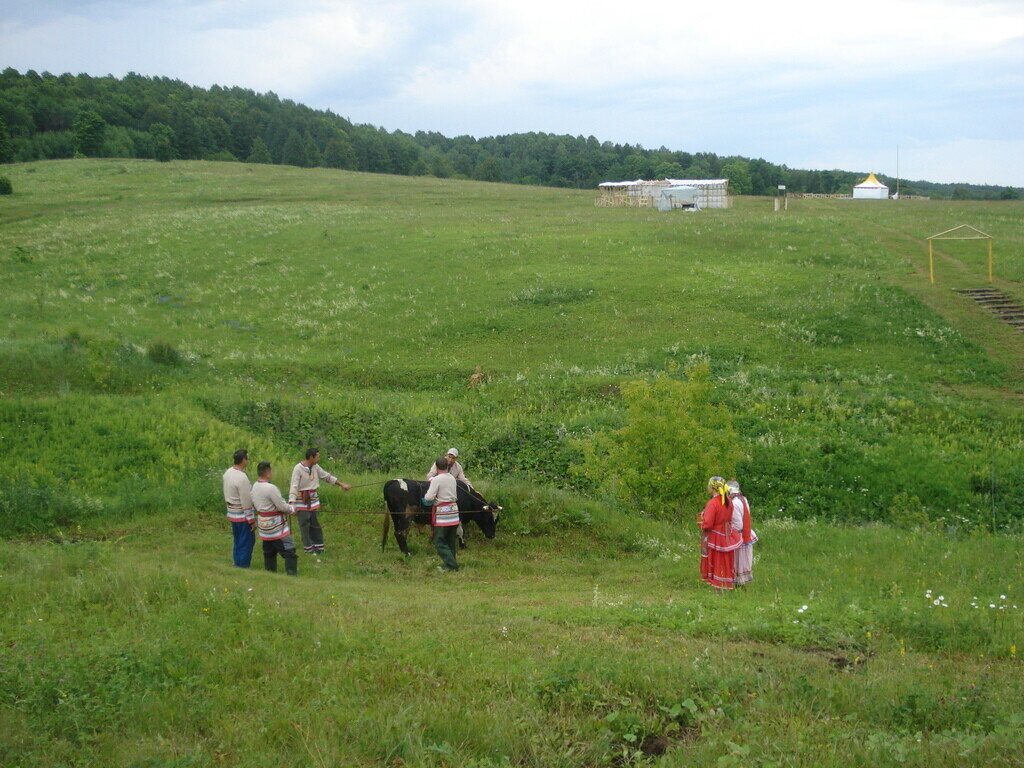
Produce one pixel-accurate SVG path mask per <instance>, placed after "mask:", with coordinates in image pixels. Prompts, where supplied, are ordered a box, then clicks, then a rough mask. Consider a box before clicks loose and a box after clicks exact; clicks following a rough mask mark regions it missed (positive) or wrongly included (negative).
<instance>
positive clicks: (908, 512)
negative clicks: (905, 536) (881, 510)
mask: <svg viewBox="0 0 1024 768" xmlns="http://www.w3.org/2000/svg"><path fill="white" fill-rule="evenodd" d="M889 520H890V522H892V524H893V525H896V526H899V527H900V528H919V527H921V526H922V525H927V524H928V522H929V517H928V510H926V509H925V508H924V504H922V503H921V500H920V499H919V498H917V496H915V495H913V494H911V493H907V492H906V491H900V492H899V493H897V494H896V495H895V496H894V497H893V499H892V501H891V502H890V503H889Z"/></svg>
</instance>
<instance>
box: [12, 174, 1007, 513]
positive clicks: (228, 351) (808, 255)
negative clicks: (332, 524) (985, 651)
mask: <svg viewBox="0 0 1024 768" xmlns="http://www.w3.org/2000/svg"><path fill="white" fill-rule="evenodd" d="M11 173H12V177H13V178H14V179H15V181H16V187H17V189H18V190H19V192H18V194H17V195H15V196H13V198H12V199H10V200H7V201H5V202H4V206H5V207H4V209H3V216H4V218H3V226H2V230H0V260H2V264H3V269H4V273H5V277H6V280H5V312H4V315H3V318H2V325H3V334H2V344H0V382H2V384H3V388H4V391H5V393H6V398H5V399H4V400H2V401H0V438H2V439H3V441H4V443H3V444H4V447H5V455H6V459H7V460H6V461H5V462H4V463H3V466H2V467H0V488H3V489H5V490H6V492H7V493H8V494H9V495H10V494H16V493H17V488H18V487H19V485H20V484H23V483H24V478H25V477H26V476H27V477H31V478H33V479H32V480H31V481H30V484H37V485H57V486H59V487H61V488H64V489H66V491H67V493H68V494H70V495H71V496H77V495H81V494H85V495H88V496H90V497H93V498H95V499H99V500H100V501H101V502H102V503H103V504H104V505H105V506H104V509H107V510H109V511H110V512H116V513H117V514H134V512H135V510H134V509H133V508H132V507H131V506H130V505H128V506H126V505H124V504H123V503H122V502H121V501H119V499H123V498H125V497H126V495H128V493H129V492H128V491H126V490H125V489H126V488H127V487H128V486H127V485H126V483H128V485H130V482H129V481H131V480H132V476H133V475H134V474H141V475H143V476H147V477H148V476H152V474H153V473H156V472H160V471H161V468H162V467H165V466H171V467H174V468H175V469H178V470H181V471H183V472H186V473H189V474H191V475H199V476H203V475H204V473H207V472H208V471H209V470H210V467H211V461H213V456H214V455H215V454H216V455H227V454H228V453H230V451H231V450H233V448H234V447H235V445H236V443H238V442H239V441H242V442H252V443H253V444H254V445H255V444H256V441H257V440H263V439H265V440H270V441H271V442H272V444H273V446H274V447H275V448H276V453H275V452H273V451H272V452H271V453H270V454H269V455H271V456H272V457H273V458H280V459H281V460H283V461H290V460H291V459H292V457H293V456H294V455H295V452H296V451H298V450H300V449H301V448H302V447H303V446H304V445H305V444H307V443H309V442H312V441H316V442H317V444H319V445H321V446H322V447H323V449H324V450H325V453H326V454H327V455H328V456H329V457H330V458H331V459H332V460H333V461H334V462H335V463H336V464H340V465H341V468H342V469H343V471H346V472H348V473H359V474H360V475H361V476H364V477H366V478H368V479H372V478H373V477H375V476H380V474H381V473H384V474H385V475H386V474H391V473H395V472H405V473H409V472H411V471H416V472H418V471H420V467H421V465H423V464H424V463H426V462H429V457H431V456H432V455H433V454H434V453H436V452H437V450H439V446H441V447H443V446H447V444H449V443H453V444H458V445H459V446H460V448H462V449H463V450H465V451H468V454H467V455H470V456H472V459H471V462H472V463H475V467H474V469H475V470H476V471H475V475H476V476H477V477H481V476H484V477H487V478H490V479H493V480H502V479H520V480H522V479H529V480H539V481H541V482H544V483H545V484H555V485H560V486H563V487H566V486H569V485H571V479H570V475H569V471H568V470H569V466H570V464H572V463H573V462H574V461H576V460H578V456H579V454H578V450H577V449H576V448H575V447H574V440H577V439H579V438H585V437H586V436H587V435H588V434H590V433H592V432H594V431H596V430H601V429H606V428H613V427H616V426H618V425H620V424H621V419H622V418H623V409H622V407H621V401H620V400H619V398H618V397H617V394H616V392H617V389H616V387H617V385H618V383H620V382H621V381H623V380H624V379H628V378H635V377H643V376H648V375H650V374H652V373H654V372H657V371H659V370H663V369H665V368H666V366H671V365H674V364H683V365H685V364H686V363H687V362H688V361H691V360H696V359H708V360H710V362H711V364H712V370H713V372H714V375H715V377H716V380H717V386H718V397H719V399H721V400H722V401H723V402H725V403H727V404H728V405H729V406H730V407H731V408H732V409H733V411H734V413H735V415H736V418H737V420H738V422H739V424H740V425H741V427H742V434H743V437H744V438H745V450H746V452H747V455H748V459H747V460H746V461H745V462H744V464H743V466H742V467H741V472H742V473H743V475H744V476H745V477H746V478H747V479H748V482H752V483H754V485H755V487H756V495H757V497H758V498H759V499H760V500H761V502H762V503H763V504H765V505H766V506H768V507H770V508H771V509H773V510H784V512H785V514H790V515H795V516H801V515H804V514H820V513H821V511H822V510H818V509H806V508H804V507H805V505H803V504H794V502H793V499H794V498H795V497H797V496H799V495H800V494H802V493H803V492H804V490H805V489H806V488H807V487H809V486H812V485H813V486H814V487H815V488H816V489H817V493H818V495H819V498H821V499H822V501H823V503H824V504H825V505H826V506H827V507H828V509H829V510H831V511H832V512H833V513H834V514H837V515H840V516H842V517H844V518H847V519H884V518H886V517H887V516H888V508H889V505H890V504H891V501H892V499H893V497H894V496H895V495H896V494H897V492H898V490H899V489H897V488H895V487H894V486H895V485H901V484H909V485H911V486H912V490H913V492H914V493H915V494H916V495H917V496H918V497H920V498H921V499H922V500H923V502H924V504H925V506H926V508H927V510H928V513H929V514H930V515H931V516H932V517H933V518H939V517H946V518H950V517H951V516H953V515H958V516H960V517H962V518H966V519H969V520H971V521H973V523H974V524H978V523H979V522H982V521H987V522H988V523H989V524H991V523H992V521H993V516H994V517H995V524H996V525H999V526H1005V525H1006V524H1008V523H1010V522H1012V521H1013V520H1015V519H1017V518H1019V517H1020V516H1021V513H1022V508H1021V504H1020V499H1021V498H1024V475H1022V473H1021V470H1020V464H1019V461H1018V456H1019V451H1020V450H1021V447H1022V445H1024V437H1022V435H1024V428H1022V419H1021V415H1020V414H1021V410H1022V409H1021V407H1020V406H1021V402H1022V398H1021V383H1022V381H1024V336H1022V335H1021V334H1019V333H1017V332H1014V331H1013V330H1012V329H1010V328H1009V326H1007V325H1005V324H1003V323H1000V322H999V321H998V320H996V319H994V317H992V316H990V315H989V314H988V313H987V312H986V311H984V310H983V309H981V308H979V307H976V306H974V305H973V304H971V303H970V302H967V301H966V300H965V299H963V298H962V297H960V296H958V295H957V294H954V293H953V292H952V291H951V290H949V288H950V287H959V286H962V285H976V284H982V283H983V275H984V270H983V267H982V266H981V262H977V263H974V262H971V261H970V259H969V258H968V257H967V256H966V255H964V256H963V258H962V259H960V258H954V256H952V255H948V254H946V253H945V252H944V251H943V252H942V253H941V254H940V260H941V264H940V277H941V279H942V281H943V282H941V283H940V284H939V285H938V286H932V285H930V284H929V283H927V281H926V280H925V279H924V278H923V275H924V274H925V273H924V271H923V270H926V258H925V253H926V251H925V250H924V243H923V240H922V238H923V237H924V236H926V235H927V234H930V233H934V232H935V231H938V230H939V229H941V228H943V227H944V225H946V224H949V223H953V222H961V221H963V222H967V223H974V224H977V225H978V226H979V227H981V228H984V229H986V230H988V231H991V232H992V233H993V234H995V235H996V237H997V238H998V239H997V241H996V242H997V255H998V259H999V275H1000V280H999V281H998V282H999V285H1000V287H1002V288H1004V289H1005V290H1007V291H1008V292H1010V293H1011V294H1013V295H1017V296H1022V294H1021V292H1020V289H1019V285H1020V283H1019V282H1018V281H1019V279H1020V277H1021V266H1020V258H1019V256H1016V257H1015V256H1014V254H1015V253H1016V254H1019V253H1020V248H1021V246H1022V242H1021V241H1022V235H1021V230H1020V227H1019V226H1018V225H1017V224H1018V223H1019V221H1020V219H1021V214H1022V212H1024V205H1022V204H1019V203H992V204H982V203H958V204H953V203H947V202H941V203H940V202H936V203H917V202H914V203H908V204H902V205H901V204H893V205H884V204H877V205H876V204H872V203H865V204H853V203H850V202H846V201H797V202H795V203H794V205H793V207H792V209H791V210H790V211H789V212H788V213H787V214H786V215H779V214H773V213H772V212H771V210H770V206H769V205H768V203H767V201H765V200H760V199H745V198H740V199H738V200H737V204H736V208H735V209H734V210H730V211H704V212H702V213H700V214H699V215H684V214H679V215H668V216H666V215H662V214H659V213H658V212H656V211H648V210H632V209H631V210H624V209H604V208H596V207H594V205H593V200H594V195H593V194H592V193H588V192H573V191H564V190H552V189H538V188H530V187H517V186H508V185H497V184H485V183H473V182H450V181H442V180H437V179H423V178H401V179H399V178H390V177H384V176H379V175H367V174H355V173H346V172H339V171H330V170H323V169H320V170H299V169H291V168H283V167H280V168H279V167H272V168H270V167H264V166H247V165H243V164H235V163H224V164H221V163H202V162H188V163H185V162H183V163H172V164H169V165H161V164H157V163H152V162H132V161H54V162H43V163H34V164H28V165H15V166H12V167H11ZM954 245H956V244H954ZM974 245H977V244H974ZM945 247H946V246H945V245H944V246H943V248H945ZM971 258H974V257H973V256H972V257H971ZM979 258H980V257H979ZM159 349H164V350H171V351H172V352H173V351H177V352H178V354H179V357H180V364H179V365H168V364H164V363H166V362H168V361H166V360H164V358H161V357H160V355H158V354H156V355H154V352H153V351H154V350H159ZM161 361H163V363H162V362H161ZM171 362H173V361H171ZM477 366H482V369H483V371H484V372H485V374H486V375H487V381H486V383H485V385H484V386H482V387H480V388H478V389H475V390H472V391H467V390H466V388H465V384H466V382H467V381H468V380H469V376H470V374H472V372H473V371H474V370H475V369H476V367H477ZM125 396H128V397H131V398H134V399H131V400H120V399H118V398H122V397H125ZM110 397H113V398H114V399H113V400H111V399H109V398H110ZM92 403H96V406H95V407H96V408H98V409H108V410H109V409H111V408H113V409H115V410H117V409H118V405H117V404H118V403H125V404H127V403H130V404H131V405H130V408H129V407H126V408H124V409H121V410H124V411H125V412H124V413H120V414H119V415H118V416H117V417H116V419H117V421H118V422H119V424H121V427H119V429H117V430H112V431H111V432H110V434H108V435H106V436H102V437H101V438H100V440H99V442H95V441H94V440H91V439H90V440H82V439H78V437H77V436H76V435H77V430H78V429H79V426H78V424H77V417H65V418H71V421H70V422H69V426H68V429H67V431H66V438H67V440H66V448H65V451H66V452H67V453H69V454H70V457H71V459H72V460H70V461H68V460H66V458H65V457H66V456H67V454H62V455H60V456H59V455H57V454H55V453H50V452H46V451H44V455H39V453H38V447H37V446H36V445H35V444H34V443H32V442H31V441H26V440H23V439H20V437H19V435H20V432H21V430H22V428H23V427H22V423H21V421H20V420H21V419H27V420H28V421H29V429H30V430H38V429H47V427H46V426H45V423H46V422H48V421H52V419H53V418H54V417H55V414H56V412H57V411H60V410H63V411H65V412H67V411H74V412H80V413H83V414H87V413H88V412H89V411H90V410H91V408H92V406H91V405H90V404H92ZM83 418H87V417H83ZM106 418H107V417H102V418H99V420H100V421H103V420H104V419H106ZM183 420H188V421H192V422H194V424H193V425H192V426H191V427H190V429H191V430H192V431H196V432H206V431H208V430H213V432H214V434H220V435H222V436H223V439H222V440H221V441H220V442H219V444H218V442H217V441H216V440H214V441H212V442H206V441H200V442H199V443H198V444H197V447H196V450H190V449H189V448H188V447H187V446H179V445H177V444H176V442H175V441H173V440H172V441H171V443H170V445H169V446H168V449H167V450H164V451H161V449H160V448H159V445H157V446H155V447H154V449H153V451H144V452H142V455H140V456H138V457H137V458H136V459H134V460H133V462H132V464H133V467H137V471H134V472H127V473H126V472H116V471H114V470H111V471H109V472H107V473H106V474H105V475H104V477H103V479H102V480H98V478H95V477H92V480H91V481H90V483H88V484H83V483H82V482H81V480H80V475H79V474H77V473H75V472H72V471H70V470H69V469H68V467H69V466H71V465H77V464H81V463H89V462H99V463H100V464H101V465H102V464H105V463H106V462H107V459H105V458H103V456H102V454H105V455H107V456H114V457H117V461H122V460H123V458H124V457H125V456H127V455H130V454H131V453H132V452H133V449H134V441H135V440H136V439H138V436H139V435H142V434H145V433H155V434H163V433H164V432H165V431H166V429H167V424H169V423H171V424H179V423H180V422H182V421H183ZM41 422H42V423H43V424H44V426H40V423H41ZM82 429H83V430H84V429H91V427H88V426H85V425H83V427H82ZM174 429H178V427H177V426H175V427H174ZM239 430H241V431H239ZM125 433H127V434H129V435H130V437H129V438H128V439H127V440H126V441H122V439H121V438H122V435H123V434H125ZM157 442H158V443H160V441H157ZM172 447H173V448H174V450H173V451H172V450H171V448H172ZM268 450H269V446H268ZM97 454H101V455H100V456H97ZM906 456H912V457H913V462H912V464H911V466H910V473H909V475H908V474H907V468H906V467H905V466H904V464H905V462H903V461H902V460H901V459H902V457H906ZM213 466H219V462H216V461H214V462H213ZM92 474H93V475H95V473H92ZM473 475H474V473H471V477H472V476H473ZM861 489H867V490H861ZM197 493H198V491H197ZM189 500H190V503H195V504H199V503H205V497H203V496H201V495H196V496H190V497H189ZM76 503H77V502H75V500H74V499H71V500H70V501H68V502H67V504H65V506H66V507H67V508H68V509H72V508H74V507H75V505H76ZM993 510H994V511H995V514H994V515H993ZM84 519H85V516H84V515H82V514H77V515H76V514H71V513H68V514H66V515H64V516H63V518H62V519H61V521H62V522H64V523H68V522H78V521H81V520H84ZM59 522H60V521H59Z"/></svg>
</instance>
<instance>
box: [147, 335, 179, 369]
mask: <svg viewBox="0 0 1024 768" xmlns="http://www.w3.org/2000/svg"><path fill="white" fill-rule="evenodd" d="M146 356H147V357H148V358H149V359H150V360H152V361H153V362H154V363H158V364H160V365H175V366H177V365H181V363H182V358H181V353H180V352H178V349H177V347H175V346H174V345H173V344H171V343H170V342H167V341H154V342H153V343H152V344H150V345H149V349H148V350H146Z"/></svg>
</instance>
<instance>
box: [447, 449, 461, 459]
mask: <svg viewBox="0 0 1024 768" xmlns="http://www.w3.org/2000/svg"><path fill="white" fill-rule="evenodd" d="M448 455H449V456H454V457H455V458H459V449H458V448H449V449H448Z"/></svg>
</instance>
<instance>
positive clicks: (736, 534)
mask: <svg viewBox="0 0 1024 768" xmlns="http://www.w3.org/2000/svg"><path fill="white" fill-rule="evenodd" d="M700 527H701V531H702V532H703V534H704V535H703V538H702V540H701V548H700V577H701V579H703V580H704V581H706V582H707V583H708V584H710V585H711V586H713V587H718V588H719V589H732V588H733V586H734V585H733V581H734V579H735V575H736V570H735V564H734V556H733V553H734V552H735V551H736V550H737V549H739V548H740V546H742V544H743V536H742V534H741V533H740V531H736V530H733V527H732V504H731V503H730V502H729V501H728V500H727V501H725V502H723V501H722V497H721V496H715V497H714V498H712V499H711V500H710V501H709V502H708V503H707V505H706V506H705V507H704V513H703V514H702V515H701V522H700Z"/></svg>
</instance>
